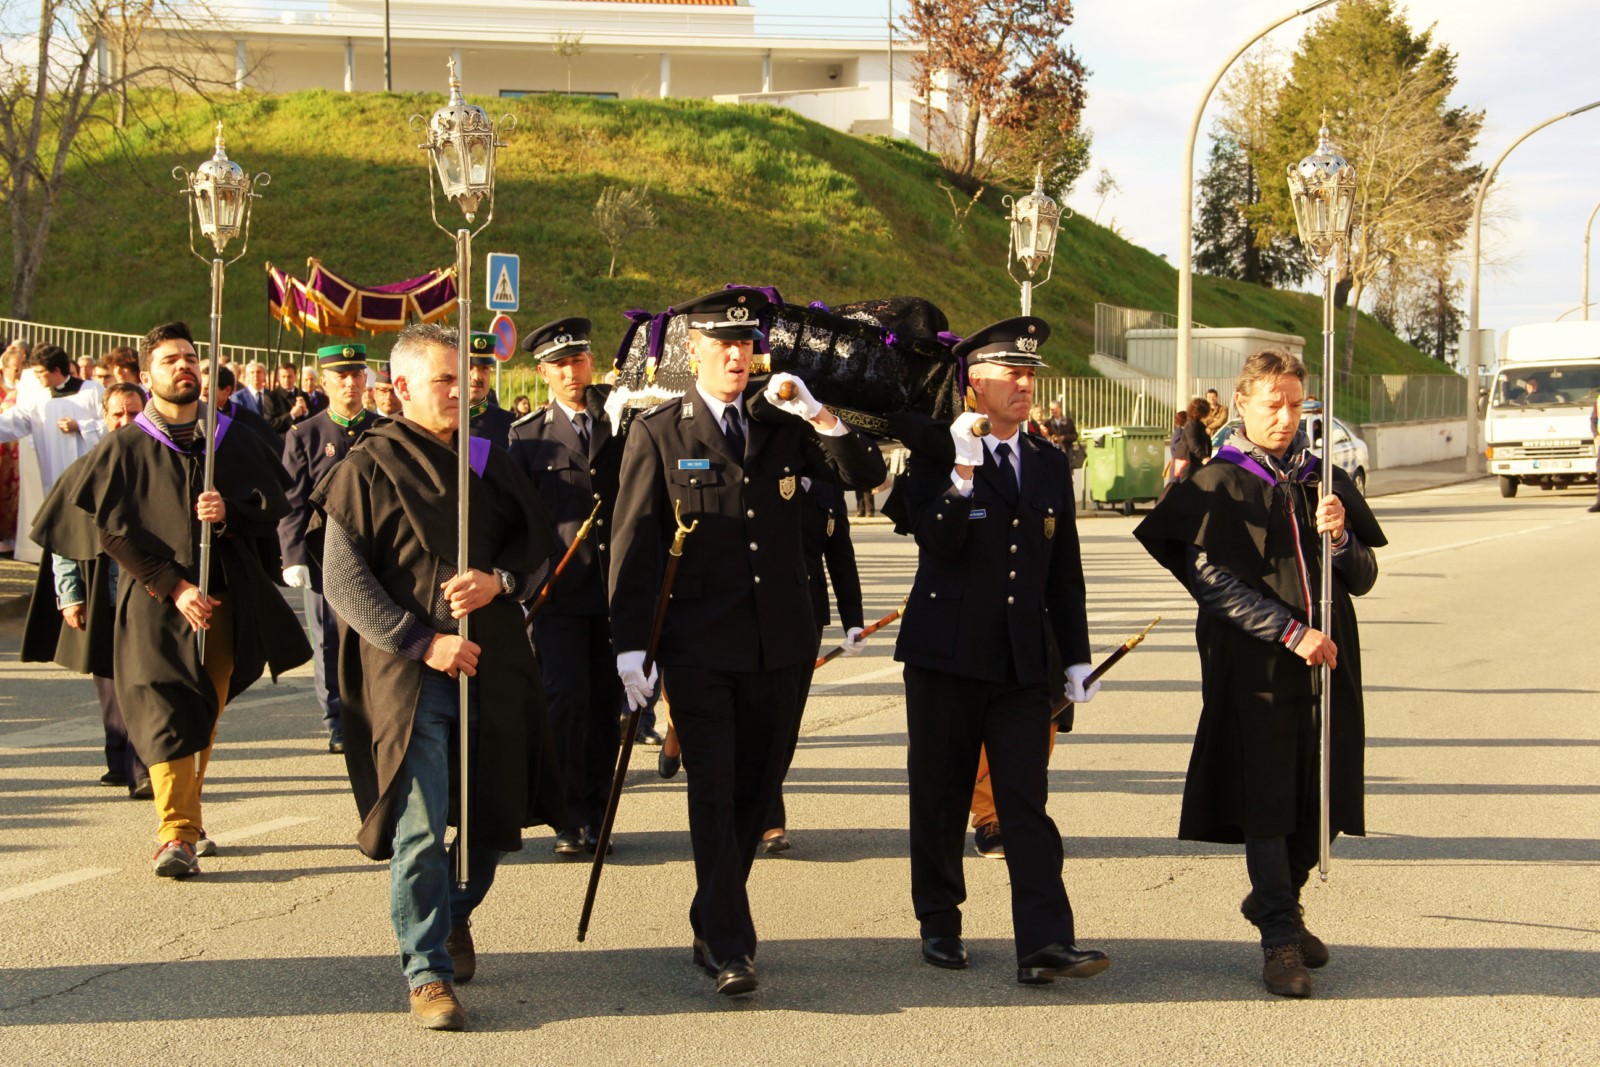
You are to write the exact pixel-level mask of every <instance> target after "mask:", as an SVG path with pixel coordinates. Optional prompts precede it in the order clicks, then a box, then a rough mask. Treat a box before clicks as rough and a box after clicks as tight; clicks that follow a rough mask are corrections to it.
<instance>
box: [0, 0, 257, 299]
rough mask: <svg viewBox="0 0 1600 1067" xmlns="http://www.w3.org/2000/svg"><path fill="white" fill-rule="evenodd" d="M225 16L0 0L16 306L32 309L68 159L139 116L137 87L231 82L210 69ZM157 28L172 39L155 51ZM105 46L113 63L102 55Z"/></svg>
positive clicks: (192, 87)
mask: <svg viewBox="0 0 1600 1067" xmlns="http://www.w3.org/2000/svg"><path fill="white" fill-rule="evenodd" d="M221 25H222V23H221V20H220V19H218V18H217V17H216V16H214V15H213V14H212V13H211V11H210V9H209V8H208V7H207V6H206V5H205V4H204V3H195V2H183V3H179V2H167V0H126V2H114V0H37V4H30V3H27V2H25V0H0V26H3V27H5V28H6V36H5V37H4V39H3V40H0V205H3V206H4V208H5V212H6V219H7V223H8V225H9V227H10V231H11V268H12V273H11V313H12V315H13V316H15V317H17V318H27V317H28V315H29V314H30V312H31V311H32V307H33V297H34V291H35V288H36V286H37V284H38V278H39V268H40V266H41V265H42V264H43V262H44V257H45V252H46V247H47V245H48V242H49V238H50V230H51V227H52V225H53V224H54V222H55V215H56V208H57V205H58V204H59V202H60V199H61V194H62V192H63V191H64V189H65V188H66V185H67V182H68V169H67V165H68V162H69V161H70V160H72V159H73V158H74V157H78V158H86V156H85V154H84V153H83V151H82V145H83V134H84V133H85V131H86V130H88V129H90V128H92V127H94V126H96V125H108V126H114V127H115V128H116V129H121V128H122V127H123V126H124V125H125V124H126V123H127V122H128V121H130V120H131V118H132V117H133V115H132V112H131V110H130V108H131V101H133V100H135V99H137V94H130V90H132V89H139V88H141V87H145V86H154V85H160V86H165V87H170V88H182V89H186V90H189V91H194V92H201V93H205V92H209V91H213V90H216V89H218V88H224V87H226V86H227V85H228V84H229V83H228V81H227V80H225V79H223V78H220V77H217V76H216V75H215V74H214V73H213V74H212V75H211V76H210V77H209V78H208V76H207V74H206V73H205V71H206V69H207V65H208V61H209V60H210V56H209V50H208V49H207V46H206V45H205V44H204V35H203V34H202V33H201V32H200V31H201V30H202V29H204V28H208V27H209V28H212V29H215V28H217V27H219V26H221ZM151 30H159V31H160V32H161V33H162V34H163V35H164V37H165V38H166V40H165V42H164V44H163V46H162V47H161V48H160V49H159V50H158V51H157V50H151V51H152V52H156V53H157V54H152V55H146V52H145V50H143V49H141V47H140V45H141V41H142V39H143V38H144V37H145V35H146V33H147V32H149V31H151ZM102 47H104V49H105V51H106V52H107V53H109V54H110V56H114V57H115V64H114V65H113V64H111V63H102ZM108 99H109V100H110V101H112V102H113V105H114V106H112V107H110V108H109V109H108V108H107V107H106V106H105V105H106V103H107V101H108ZM167 99H168V100H169V101H170V97H169V98H167ZM108 110H109V111H110V114H109V115H108V114H107V112H108ZM152 117H153V118H155V117H154V116H152Z"/></svg>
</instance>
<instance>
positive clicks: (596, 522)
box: [594, 519, 1016, 578]
mask: <svg viewBox="0 0 1600 1067" xmlns="http://www.w3.org/2000/svg"><path fill="white" fill-rule="evenodd" d="M594 524H595V525H596V526H604V525H605V524H606V520H604V519H596V520H594ZM1011 577H1013V578H1015V577H1016V575H1015V574H1013V575H1012V576H1011Z"/></svg>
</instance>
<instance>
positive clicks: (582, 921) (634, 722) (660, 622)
mask: <svg viewBox="0 0 1600 1067" xmlns="http://www.w3.org/2000/svg"><path fill="white" fill-rule="evenodd" d="M672 516H673V520H674V521H675V522H676V523H677V524H678V529H677V532H676V533H674V534H673V535H672V547H671V548H670V549H668V550H667V569H666V573H665V574H663V575H662V576H661V598H660V599H659V600H658V601H657V602H656V617H655V621H654V622H652V623H651V624H650V642H649V645H648V646H647V647H646V649H645V653H644V676H645V678H646V679H648V678H649V677H650V671H651V668H653V667H654V666H655V662H656V651H657V649H659V648H660V647H661V633H662V631H663V630H664V629H666V625H667V608H668V606H669V605H670V604H671V602H672V583H673V580H674V579H675V578H677V576H678V564H679V563H680V562H681V561H682V560H683V541H684V538H686V537H688V536H689V535H690V534H692V533H694V531H695V529H696V527H698V526H699V525H700V520H699V519H696V520H695V521H694V522H692V523H690V524H689V525H687V526H685V525H684V524H683V502H682V501H681V500H674V501H673V502H672ZM646 703H648V701H647V702H646ZM643 711H644V705H642V704H641V705H640V706H639V707H637V708H632V709H630V710H629V712H628V725H627V726H626V727H625V728H624V729H623V731H622V748H621V749H620V750H619V752H618V754H617V773H616V774H615V775H613V776H612V779H611V795H610V797H608V798H607V799H606V814H605V818H603V819H602V820H601V821H600V836H599V837H597V838H596V839H595V844H594V865H593V866H592V867H590V868H589V888H588V890H587V891H586V892H585V893H584V895H583V912H582V914H581V915H579V916H578V940H579V941H580V942H581V941H582V940H583V939H584V937H585V936H586V935H587V934H588V932H589V916H590V914H591V913H593V911H594V895H595V891H596V890H597V889H599V888H600V872H601V870H602V869H603V868H604V867H605V863H606V849H608V848H610V847H611V824H612V823H614V822H616V819H617V805H618V804H619V803H621V801H622V784H623V782H624V780H626V778H627V777H628V761H629V760H630V759H632V758H633V739H634V737H635V736H636V735H637V734H638V732H639V716H640V714H641V713H642V712H643Z"/></svg>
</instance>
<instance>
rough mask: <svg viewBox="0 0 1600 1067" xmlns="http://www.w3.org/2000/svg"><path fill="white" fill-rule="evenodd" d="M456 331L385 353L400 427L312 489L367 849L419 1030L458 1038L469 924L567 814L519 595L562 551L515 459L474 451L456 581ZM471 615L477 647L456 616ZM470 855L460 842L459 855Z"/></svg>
mask: <svg viewBox="0 0 1600 1067" xmlns="http://www.w3.org/2000/svg"><path fill="white" fill-rule="evenodd" d="M457 343H458V342H457V335H456V332H455V330H453V329H450V328H447V327H441V326H438V325H434V324H426V323H419V324H414V325H411V326H408V327H406V328H405V329H404V330H402V331H401V333H400V337H399V340H397V341H396V342H395V346H394V352H393V354H392V355H391V357H390V371H391V373H392V375H393V378H394V386H395V391H396V392H397V393H399V395H400V398H401V400H402V401H403V402H404V404H405V416H404V417H402V418H394V419H384V420H382V421H380V422H379V423H378V424H377V425H376V426H374V427H373V428H371V429H370V430H368V431H367V432H366V434H365V435H364V436H363V437H362V438H361V440H360V441H359V442H358V443H357V444H356V445H355V447H354V448H352V449H351V450H350V452H349V454H348V455H346V456H345V458H344V460H343V461H342V462H340V463H339V465H338V466H336V467H334V469H333V471H332V473H331V474H329V475H328V476H327V477H326V478H325V479H324V480H323V482H322V483H321V484H320V485H319V486H318V487H317V489H316V490H315V492H314V493H313V494H312V503H313V504H314V505H315V506H316V507H317V509H318V510H319V512H320V517H319V519H318V520H317V521H316V522H314V523H313V527H312V545H311V547H312V551H313V552H314V553H315V552H319V551H320V553H321V567H322V583H323V594H324V595H325V596H326V597H327V599H328V603H329V604H330V605H331V606H332V607H333V610H334V612H335V614H336V615H337V616H338V618H339V621H340V624H341V628H342V632H341V633H340V641H339V649H340V662H339V689H340V697H341V703H342V706H343V720H344V735H345V746H346V747H345V763H346V766H347V768H348V770H349V773H350V782H351V785H352V787H353V788H354V791H355V798H356V807H357V809H358V810H359V811H360V814H361V818H362V824H361V829H360V832H359V834H358V835H357V839H356V840H357V843H358V845H359V846H360V848H361V851H362V852H363V853H365V854H366V855H367V856H369V857H371V858H372V859H389V860H390V864H389V900H390V913H391V914H390V917H391V920H392V921H393V924H394V930H395V936H396V938H397V940H398V941H399V943H400V955H401V965H402V969H403V970H404V972H405V975H406V980H407V982H408V984H409V986H410V989H411V1011H412V1015H413V1017H414V1018H415V1019H416V1021H417V1022H418V1023H419V1024H421V1025H423V1026H425V1027H427V1028H429V1029H436V1030H460V1029H464V1028H465V1026H466V1012H465V1010H464V1009H463V1008H462V1007H461V1003H460V1001H459V1000H457V999H456V994H455V989H454V983H455V982H465V981H467V980H469V979H470V978H471V977H472V975H473V973H474V972H475V970H476V968H477V960H476V951H475V948H474V946H473V941H472V933H471V930H470V927H469V925H468V924H469V921H470V918H471V915H472V911H473V909H474V908H475V907H477V905H478V904H479V903H481V902H482V900H483V898H484V896H485V894H487V893H488V891H489V887H490V885H491V884H492V883H493V881H494V873H495V867H496V865H497V864H498V863H499V860H500V855H501V854H502V853H504V852H514V851H518V850H519V849H521V847H522V828H523V827H525V826H532V825H535V824H537V823H549V822H551V821H552V820H554V819H558V818H562V817H564V816H565V814H566V810H565V797H564V793H563V790H562V785H561V780H560V774H559V772H557V771H556V770H555V765H554V762H553V760H552V757H551V746H550V743H549V731H548V727H547V725H546V722H545V716H544V696H543V690H542V688H541V686H540V681H539V668H538V665H537V664H536V663H535V662H534V657H533V649H532V647H531V646H530V645H529V643H528V639H527V636H526V633H525V630H524V626H523V613H522V605H521V603H520V601H525V600H528V599H530V598H532V597H533V596H534V595H535V594H536V593H537V592H538V589H539V582H540V581H541V580H542V577H543V574H544V572H545V570H546V568H547V565H548V561H549V559H550V557H551V556H552V555H553V554H554V553H555V550H556V548H557V541H556V536H555V530H554V528H553V527H552V525H551V522H550V518H549V515H548V514H547V513H546V511H545V509H544V505H543V504H542V503H540V500H539V496H538V493H537V492H536V491H535V490H534V488H533V485H532V484H531V483H530V482H529V481H528V479H527V477H526V476H525V475H524V474H523V473H522V472H521V470H519V469H518V468H517V466H516V465H515V464H514V463H513V462H512V461H511V458H510V456H508V455H507V454H506V453H505V451H504V450H502V449H497V448H493V447H491V446H490V445H489V444H488V442H485V441H482V440H481V439H478V438H474V439H472V447H471V449H470V452H469V460H470V463H471V466H472V470H473V472H474V473H475V474H476V475H477V479H476V480H475V481H474V482H473V483H472V489H471V493H470V496H469V499H470V516H469V517H470V526H469V537H470V558H471V560H472V566H471V567H470V568H469V570H468V572H467V573H466V574H465V575H457V574H456V569H455V559H456V545H457V518H458V513H459V506H458V501H459V497H458V495H457V489H456V486H457V481H456V477H457V476H456V462H457V460H456V450H455V447H454V446H455V443H456V427H457V425H458V408H457V403H458V401H457V397H458V396H459V394H458V392H457V388H458V384H459V383H458V381H457V373H456V367H457V364H456V346H457ZM469 613H470V614H471V616H472V626H471V640H463V639H462V638H461V637H460V636H459V635H458V624H457V621H456V620H458V619H460V618H462V617H463V616H465V615H467V614H469ZM461 672H464V673H466V674H467V675H468V676H469V677H470V678H471V679H472V681H471V683H470V690H469V693H470V695H469V700H468V705H469V712H468V738H469V743H470V744H471V746H472V748H471V752H472V754H473V757H474V758H473V769H472V770H471V772H470V773H471V777H470V785H471V798H470V801H469V803H470V804H471V809H470V820H469V826H470V831H469V833H470V838H471V840H470V841H468V842H467V846H468V848H469V863H470V873H469V878H468V882H467V886H466V888H465V889H462V888H460V887H458V886H457V885H456V884H455V881H454V879H453V877H452V873H451V863H450V853H449V851H448V850H447V849H446V847H445V826H446V824H447V822H456V823H458V824H459V822H458V813H456V812H455V811H454V810H453V809H454V808H455V805H456V803H457V797H458V795H459V786H458V784H457V782H456V774H457V759H458V758H457V756H456V755H454V754H453V753H452V750H453V749H454V746H455V745H456V744H457V743H458V740H457V738H458V735H459V721H458V720H459V717H460V716H459V694H458V683H457V682H456V680H455V679H456V678H457V675H458V673H461ZM455 847H457V848H459V847H461V842H460V841H459V840H458V841H457V843H456V846H455Z"/></svg>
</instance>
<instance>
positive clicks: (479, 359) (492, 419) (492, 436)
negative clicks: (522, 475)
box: [467, 333, 516, 448]
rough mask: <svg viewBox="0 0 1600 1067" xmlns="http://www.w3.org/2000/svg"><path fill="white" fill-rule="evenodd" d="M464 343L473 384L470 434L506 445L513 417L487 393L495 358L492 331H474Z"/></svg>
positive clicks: (470, 382) (492, 377) (502, 445)
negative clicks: (467, 352)
mask: <svg viewBox="0 0 1600 1067" xmlns="http://www.w3.org/2000/svg"><path fill="white" fill-rule="evenodd" d="M467 347H468V351H469V352H470V353H471V354H470V356H469V357H468V358H469V360H470V370H469V384H470V385H471V387H472V407H471V409H470V412H469V413H470V415H471V416H472V419H471V423H470V425H471V427H472V436H474V437H482V438H483V439H484V440H486V441H490V442H492V443H494V444H497V445H499V446H500V447H501V448H508V447H510V445H511V424H512V423H513V422H515V421H516V419H514V418H512V416H511V412H509V411H507V410H506V409H505V408H503V407H501V406H500V405H499V404H497V403H495V398H494V397H492V396H490V395H489V386H490V385H491V384H493V382H494V365H495V363H496V362H497V361H496V360H495V358H494V334H492V333H475V334H473V335H472V336H471V339H470V340H469V341H468V342H467Z"/></svg>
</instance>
